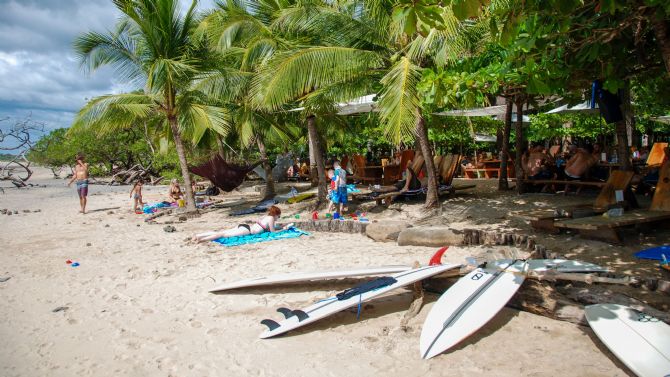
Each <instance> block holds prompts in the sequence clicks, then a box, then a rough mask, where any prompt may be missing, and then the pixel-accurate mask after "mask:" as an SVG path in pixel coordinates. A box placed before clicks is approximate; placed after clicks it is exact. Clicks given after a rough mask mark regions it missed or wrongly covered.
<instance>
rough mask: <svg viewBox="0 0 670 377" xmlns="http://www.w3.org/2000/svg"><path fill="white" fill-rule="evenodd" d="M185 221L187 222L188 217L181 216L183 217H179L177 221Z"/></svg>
mask: <svg viewBox="0 0 670 377" xmlns="http://www.w3.org/2000/svg"><path fill="white" fill-rule="evenodd" d="M186 220H188V217H186V216H183V215H182V216H179V221H186Z"/></svg>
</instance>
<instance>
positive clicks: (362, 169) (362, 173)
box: [352, 154, 384, 184]
mask: <svg viewBox="0 0 670 377" xmlns="http://www.w3.org/2000/svg"><path fill="white" fill-rule="evenodd" d="M352 162H353V164H354V174H353V178H354V181H358V182H362V183H363V184H365V183H372V184H379V183H381V182H382V178H383V174H384V170H383V168H382V167H381V166H368V165H367V162H366V161H365V157H363V156H361V155H360V154H355V155H353V156H352Z"/></svg>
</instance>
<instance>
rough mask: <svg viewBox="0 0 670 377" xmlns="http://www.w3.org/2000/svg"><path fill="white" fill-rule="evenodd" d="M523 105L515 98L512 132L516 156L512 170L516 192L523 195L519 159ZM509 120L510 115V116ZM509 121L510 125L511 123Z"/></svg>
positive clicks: (520, 153)
mask: <svg viewBox="0 0 670 377" xmlns="http://www.w3.org/2000/svg"><path fill="white" fill-rule="evenodd" d="M523 103H524V100H523V99H520V98H517V100H516V123H515V124H514V132H515V133H516V143H515V148H516V154H515V158H516V161H514V170H515V171H516V192H517V193H519V194H523V179H524V176H523V167H522V162H521V157H522V155H523ZM510 118H511V114H510ZM511 121H512V120H511V119H510V123H511Z"/></svg>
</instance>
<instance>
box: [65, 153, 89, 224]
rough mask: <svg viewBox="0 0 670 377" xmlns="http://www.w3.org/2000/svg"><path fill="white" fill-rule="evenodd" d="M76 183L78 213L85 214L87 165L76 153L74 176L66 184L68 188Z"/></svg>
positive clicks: (80, 154)
mask: <svg viewBox="0 0 670 377" xmlns="http://www.w3.org/2000/svg"><path fill="white" fill-rule="evenodd" d="M75 180H76V181H77V194H78V195H79V205H80V206H81V210H80V211H79V212H80V213H83V214H86V196H87V195H88V164H87V163H86V161H85V160H84V155H83V154H82V153H77V163H76V164H75V166H74V174H72V179H70V182H68V184H67V185H68V187H70V185H72V182H74V181H75Z"/></svg>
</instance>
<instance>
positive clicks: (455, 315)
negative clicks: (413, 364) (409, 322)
mask: <svg viewBox="0 0 670 377" xmlns="http://www.w3.org/2000/svg"><path fill="white" fill-rule="evenodd" d="M512 262H513V261H510V263H512ZM510 263H508V266H509V268H508V270H509V269H511V270H512V271H508V270H505V269H504V267H505V266H503V268H502V269H501V268H477V269H475V270H473V271H472V272H470V273H469V274H467V275H465V276H464V277H462V278H460V279H459V280H458V281H457V282H456V283H455V284H454V285H453V286H451V288H449V289H448V290H447V291H446V292H445V293H444V294H443V295H442V296H441V297H440V298H439V299H438V300H437V302H435V305H433V307H432V309H431V310H430V312H429V313H428V316H427V317H426V321H425V322H424V324H423V329H422V330H421V338H420V343H419V350H420V352H421V357H422V358H424V359H429V358H431V357H433V356H436V355H438V354H440V353H442V352H444V351H446V350H448V349H449V348H451V347H453V346H454V345H456V344H457V343H459V342H460V341H462V340H463V339H465V338H467V337H468V336H470V335H471V334H472V333H474V332H475V331H477V330H478V329H479V328H480V327H482V326H484V325H485V324H486V323H487V322H488V321H489V320H490V319H491V318H493V317H494V316H495V315H496V314H497V313H498V312H499V311H500V309H502V308H503V306H505V304H506V303H507V301H509V299H510V298H512V296H513V295H514V294H515V293H516V291H517V290H518V289H519V287H521V284H522V283H523V281H524V280H525V273H523V272H521V273H519V272H514V271H523V270H524V268H525V266H526V263H525V262H523V261H519V262H514V263H513V264H511V265H510Z"/></svg>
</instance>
